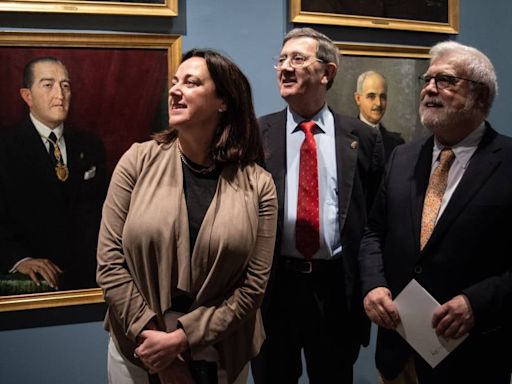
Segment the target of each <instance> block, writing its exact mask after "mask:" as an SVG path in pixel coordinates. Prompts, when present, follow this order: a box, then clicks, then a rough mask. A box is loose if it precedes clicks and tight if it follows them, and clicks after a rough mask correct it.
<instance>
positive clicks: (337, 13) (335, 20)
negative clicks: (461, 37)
mask: <svg viewBox="0 0 512 384" xmlns="http://www.w3.org/2000/svg"><path fill="white" fill-rule="evenodd" d="M304 1H306V0H290V20H291V21H292V22H293V23H308V24H328V25H343V26H348V27H365V28H384V29H398V30H406V31H420V32H436V33H448V34H457V33H459V0H445V1H446V5H445V7H446V12H447V15H446V20H443V19H441V18H439V19H436V18H435V17H434V19H433V20H434V21H432V20H422V19H414V20H413V19H407V18H401V17H402V16H401V15H398V14H397V15H396V17H389V16H387V17H380V16H372V15H366V14H364V8H361V9H360V10H358V12H357V14H356V13H354V14H351V13H343V11H342V10H341V8H340V9H335V8H334V7H333V6H332V5H333V4H341V3H342V2H341V1H330V2H329V1H324V2H314V1H311V3H313V4H318V5H315V7H317V8H314V9H311V8H310V9H309V10H306V9H307V8H306V7H304ZM323 3H325V5H322V4H323ZM440 3H441V1H440ZM308 7H309V6H308ZM340 7H341V6H340ZM354 12H355V11H354ZM376 14H377V15H378V14H379V13H376ZM417 16H418V18H419V17H421V16H420V14H418V15H417Z"/></svg>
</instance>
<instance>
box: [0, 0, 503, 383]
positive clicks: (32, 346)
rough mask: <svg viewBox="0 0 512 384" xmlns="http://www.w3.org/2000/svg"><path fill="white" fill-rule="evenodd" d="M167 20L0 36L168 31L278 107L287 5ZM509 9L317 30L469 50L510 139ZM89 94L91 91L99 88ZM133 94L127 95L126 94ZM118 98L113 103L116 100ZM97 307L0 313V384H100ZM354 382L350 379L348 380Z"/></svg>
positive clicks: (202, 11) (267, 106)
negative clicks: (429, 21)
mask: <svg viewBox="0 0 512 384" xmlns="http://www.w3.org/2000/svg"><path fill="white" fill-rule="evenodd" d="M179 12H180V14H179V16H178V17H176V18H161V17H149V18H148V17H134V16H106V15H96V16H94V15H93V16H89V15H64V14H22V13H5V12H4V13H1V12H0V28H1V29H13V28H14V29H25V28H33V29H37V30H66V31H69V30H72V31H76V32H77V33H79V32H80V31H85V30H87V31H90V30H98V31H122V32H142V33H168V34H179V35H182V36H183V49H184V50H188V49H190V48H193V47H211V48H215V49H218V50H220V51H222V52H224V53H226V54H228V55H229V56H231V57H232V58H233V59H234V61H235V62H237V63H238V64H239V65H240V67H241V68H242V70H243V71H244V72H245V73H246V74H247V76H248V77H249V79H250V81H251V83H252V85H253V92H254V100H255V107H256V111H257V114H258V115H261V114H264V113H268V112H271V111H275V110H277V109H280V108H282V107H283V106H284V103H283V102H282V101H281V99H280V97H279V95H278V93H277V87H276V85H275V72H274V70H273V68H272V62H271V58H272V56H275V55H276V54H277V53H278V52H279V50H280V41H281V39H282V37H283V36H284V34H285V33H286V32H287V31H288V30H289V29H290V28H291V24H290V23H289V22H288V10H287V0H259V1H240V0H217V1H211V0H191V1H185V0H180V1H179ZM511 18H512V3H511V2H509V1H508V0H497V1H493V2H492V3H490V2H481V1H478V0H464V1H461V10H460V34H459V35H457V36H447V35H438V34H432V33H425V32H404V31H390V30H377V29H375V30H370V29H362V28H356V27H352V28H348V27H345V28H343V27H328V26H318V29H320V30H322V31H323V32H325V33H327V34H328V35H330V36H331V37H332V38H333V39H335V40H338V41H354V42H374V43H386V44H411V45H425V46H428V45H432V44H434V43H435V42H436V41H439V40H444V39H446V38H454V39H456V40H457V41H460V42H462V43H465V44H470V45H474V46H476V47H478V48H480V49H481V50H483V51H484V52H485V53H487V54H488V55H489V57H490V58H491V60H492V61H493V62H494V64H495V66H496V69H497V72H498V79H499V83H500V91H499V96H498V98H497V100H496V103H495V107H494V109H493V111H492V113H491V115H490V118H489V119H490V121H491V123H492V124H493V125H494V126H495V128H496V129H497V130H498V131H500V132H502V133H505V134H509V135H512V127H509V126H508V124H507V121H508V120H510V118H509V115H508V113H507V112H508V111H507V108H509V107H508V104H509V103H510V100H511V99H512V95H511V92H512V91H511V89H510V88H511V87H510V84H511V82H512V74H511V73H510V71H509V67H510V63H511V62H512V53H511V52H510V50H509V49H507V47H508V39H509V37H510V36H511V35H512V25H511V24H510V22H509V20H510V19H511ZM96 86H101V85H100V84H98V85H96ZM134 92H136V89H134ZM119 97H122V95H119ZM104 310H105V308H104V306H103V305H87V306H78V307H70V308H61V309H46V310H31V311H20V312H10V313H0V340H1V343H0V356H2V358H1V359H0V382H1V383H4V384H15V383H16V384H18V383H31V382H38V383H52V384H59V383H66V384H68V383H74V384H80V383H84V384H86V383H87V384H91V383H105V382H106V345H107V334H106V333H105V331H104V330H103V327H102V321H101V318H102V316H103V313H104ZM371 354H372V350H369V351H365V360H364V362H363V363H362V364H359V365H358V366H357V370H358V371H359V372H358V373H356V377H360V379H358V380H359V381H357V382H358V383H360V384H362V383H368V382H369V381H367V379H365V377H367V376H365V372H367V371H368V372H372V370H373V369H374V368H373V365H372V361H371ZM358 374H359V376H358Z"/></svg>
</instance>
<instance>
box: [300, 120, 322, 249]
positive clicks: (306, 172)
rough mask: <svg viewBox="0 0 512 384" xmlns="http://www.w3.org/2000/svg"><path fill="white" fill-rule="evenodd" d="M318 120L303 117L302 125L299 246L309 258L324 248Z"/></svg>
mask: <svg viewBox="0 0 512 384" xmlns="http://www.w3.org/2000/svg"><path fill="white" fill-rule="evenodd" d="M315 126H316V124H315V122H314V121H303V122H302V123H300V125H299V127H300V129H302V130H303V131H304V134H305V138H304V141H303V142H302V145H301V147H300V168H299V193H298V196H297V222H296V224H295V247H296V248H297V250H298V251H299V252H300V253H302V255H303V256H304V257H305V258H306V259H310V258H312V257H313V255H314V254H315V253H316V251H318V249H319V248H320V219H319V213H318V161H317V154H316V142H315V138H314V136H313V132H312V131H313V127H315Z"/></svg>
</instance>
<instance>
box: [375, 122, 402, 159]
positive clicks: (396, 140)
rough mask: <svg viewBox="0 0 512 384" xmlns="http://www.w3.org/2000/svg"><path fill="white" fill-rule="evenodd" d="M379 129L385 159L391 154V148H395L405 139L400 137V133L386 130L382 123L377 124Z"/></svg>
mask: <svg viewBox="0 0 512 384" xmlns="http://www.w3.org/2000/svg"><path fill="white" fill-rule="evenodd" d="M379 131H380V135H381V137H382V144H383V145H384V155H385V157H386V161H387V160H388V159H389V156H390V155H391V152H393V149H395V147H396V146H398V145H400V144H405V140H404V139H403V138H402V135H401V134H400V133H398V132H391V131H388V130H387V129H386V128H385V127H384V126H383V125H382V124H379Z"/></svg>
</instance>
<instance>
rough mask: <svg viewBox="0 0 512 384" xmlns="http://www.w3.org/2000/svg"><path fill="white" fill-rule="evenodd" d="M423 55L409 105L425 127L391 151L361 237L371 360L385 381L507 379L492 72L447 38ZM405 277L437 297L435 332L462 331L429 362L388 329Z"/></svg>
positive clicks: (511, 266)
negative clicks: (415, 98) (425, 63)
mask: <svg viewBox="0 0 512 384" xmlns="http://www.w3.org/2000/svg"><path fill="white" fill-rule="evenodd" d="M430 54H431V59H430V65H429V67H428V69H427V71H426V73H425V74H424V75H422V76H420V79H421V82H422V89H421V93H420V106H419V114H420V118H421V122H422V124H423V125H424V126H425V127H426V128H428V129H429V131H430V132H431V134H430V135H429V136H428V137H424V138H419V139H416V140H413V141H412V142H410V143H407V144H404V145H401V146H398V147H396V148H395V150H394V151H393V153H392V154H391V157H390V158H389V161H388V166H387V168H386V174H385V178H384V180H383V183H382V184H381V188H380V190H379V193H378V195H377V198H376V200H375V203H374V208H373V210H372V212H371V215H370V218H369V221H368V226H367V230H366V231H365V234H364V237H363V240H362V242H361V250H360V255H359V263H360V269H361V281H362V289H363V297H364V307H365V310H366V313H367V315H368V316H369V318H370V319H371V320H372V321H373V322H374V323H375V324H377V325H378V326H379V330H378V339H377V350H376V364H377V369H378V370H379V372H380V373H381V377H382V379H383V382H384V383H395V382H401V383H417V382H419V383H420V384H424V383H427V384H448V383H493V384H509V383H510V370H511V365H510V354H509V353H507V350H508V349H509V348H510V343H511V341H512V339H511V334H512V333H511V324H512V316H511V313H512V258H511V257H510V252H509V248H510V244H509V238H510V233H511V232H512V225H511V220H510V218H511V217H512V198H511V197H512V139H511V138H509V137H506V136H503V135H501V134H499V133H498V132H497V131H495V130H494V129H493V128H492V127H491V124H490V123H489V122H488V121H486V118H487V116H488V114H489V111H490V109H491V106H492V103H493V100H494V97H495V95H496V90H497V81H496V72H495V70H494V67H493V65H492V63H491V61H490V60H489V59H488V58H487V57H486V56H485V55H484V54H483V53H482V52H480V51H478V50H477V49H475V48H473V47H468V46H465V45H462V44H459V43H456V42H450V41H447V42H443V43H439V44H437V45H435V46H434V47H433V48H432V49H431V51H430ZM412 279H414V280H416V281H417V282H418V283H419V284H420V285H421V286H422V287H423V288H424V289H425V290H426V291H427V292H428V293H429V294H430V295H431V296H432V297H433V298H434V299H435V300H436V301H437V302H438V303H439V304H440V305H439V306H438V307H437V308H436V309H435V310H434V312H433V313H432V316H431V319H430V322H431V326H432V329H433V330H435V332H436V334H437V335H438V336H439V337H444V338H447V339H458V338H460V337H462V336H467V337H466V339H465V340H463V341H462V343H461V344H460V345H459V346H458V347H457V348H456V349H454V350H453V351H452V352H451V353H450V354H449V355H448V356H447V357H446V358H445V359H444V360H442V361H441V362H440V363H439V364H438V365H437V366H435V368H432V367H431V366H430V365H429V364H428V363H427V362H426V361H425V360H423V358H422V357H421V356H420V355H419V354H418V353H417V352H416V351H415V350H414V349H413V348H412V347H410V346H409V345H408V343H407V342H406V341H405V340H404V339H403V338H402V337H401V336H400V335H399V334H398V333H397V332H396V328H397V326H398V325H399V322H400V313H399V312H398V308H397V305H396V304H395V302H394V301H393V300H394V299H395V298H396V297H397V295H398V294H399V293H400V292H401V291H402V290H403V288H404V287H405V286H406V285H407V284H408V283H409V282H410V281H411V280H412ZM396 380H398V381H396ZM416 380H418V381H416Z"/></svg>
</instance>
